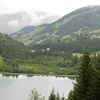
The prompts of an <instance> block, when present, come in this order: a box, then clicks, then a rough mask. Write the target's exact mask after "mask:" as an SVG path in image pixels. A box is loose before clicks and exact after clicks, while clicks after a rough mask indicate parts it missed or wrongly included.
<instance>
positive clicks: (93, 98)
mask: <svg viewBox="0 0 100 100" xmlns="http://www.w3.org/2000/svg"><path fill="white" fill-rule="evenodd" d="M94 66H95V69H94V73H93V75H92V80H91V87H90V91H89V96H88V100H100V54H98V57H97V58H96V63H95V65H94Z"/></svg>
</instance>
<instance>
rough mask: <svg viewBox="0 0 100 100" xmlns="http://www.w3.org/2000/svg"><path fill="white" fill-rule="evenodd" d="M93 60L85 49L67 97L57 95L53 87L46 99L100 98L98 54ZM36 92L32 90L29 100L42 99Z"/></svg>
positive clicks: (75, 99)
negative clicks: (74, 81)
mask: <svg viewBox="0 0 100 100" xmlns="http://www.w3.org/2000/svg"><path fill="white" fill-rule="evenodd" d="M95 59H96V60H95V62H93V60H92V59H91V57H90V54H89V52H88V51H87V50H85V51H84V53H83V57H82V60H81V64H80V67H79V70H78V74H77V76H76V83H74V87H73V90H71V91H70V93H69V96H68V98H67V99H66V97H64V96H62V97H60V96H59V93H57V94H56V93H55V92H54V89H53V90H52V92H51V93H50V96H49V98H48V100H100V54H98V57H96V58H95ZM44 99H45V98H44V97H42V98H40V97H39V95H38V93H37V92H36V91H35V92H32V93H31V96H30V99H29V100H44Z"/></svg>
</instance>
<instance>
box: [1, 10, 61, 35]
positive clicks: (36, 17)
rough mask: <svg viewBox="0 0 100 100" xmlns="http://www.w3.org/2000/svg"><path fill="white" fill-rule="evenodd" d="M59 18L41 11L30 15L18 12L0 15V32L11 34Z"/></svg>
mask: <svg viewBox="0 0 100 100" xmlns="http://www.w3.org/2000/svg"><path fill="white" fill-rule="evenodd" d="M59 18H60V16H58V15H54V14H48V13H45V12H41V11H36V12H33V13H31V14H30V13H27V12H18V13H13V14H5V15H0V32H2V33H7V34H11V33H14V32H16V31H18V30H19V29H21V28H23V27H25V26H28V25H33V26H37V25H41V24H46V23H52V22H54V21H56V20H58V19H59Z"/></svg>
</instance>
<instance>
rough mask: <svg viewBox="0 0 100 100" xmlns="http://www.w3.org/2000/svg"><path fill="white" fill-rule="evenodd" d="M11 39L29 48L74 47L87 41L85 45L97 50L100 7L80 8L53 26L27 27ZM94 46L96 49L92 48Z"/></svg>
mask: <svg viewBox="0 0 100 100" xmlns="http://www.w3.org/2000/svg"><path fill="white" fill-rule="evenodd" d="M11 37H13V38H14V39H16V40H17V41H20V42H22V43H24V44H25V45H28V46H37V45H54V44H59V43H60V44H61V43H63V44H66V45H69V44H71V45H72V46H73V45H74V44H75V43H78V44H79V42H81V41H84V40H86V39H87V41H88V42H87V41H84V44H83V45H86V43H87V46H89V47H90V49H91V48H95V50H96V48H97V47H96V44H98V43H99V42H100V6H88V7H84V8H80V9H78V10H75V11H73V12H71V13H69V14H67V15H65V16H64V17H63V18H61V19H59V20H58V21H56V22H54V23H52V24H45V25H40V26H36V27H34V26H27V27H25V28H23V29H21V30H19V31H18V32H15V33H13V34H12V35H11ZM84 38H85V39H84ZM96 40H97V41H98V42H97V41H96ZM95 41H96V42H95ZM72 43H73V44H72ZM92 44H94V47H91V45H92ZM76 46H77V45H76ZM92 46H93V45H92ZM98 48H99V47H98Z"/></svg>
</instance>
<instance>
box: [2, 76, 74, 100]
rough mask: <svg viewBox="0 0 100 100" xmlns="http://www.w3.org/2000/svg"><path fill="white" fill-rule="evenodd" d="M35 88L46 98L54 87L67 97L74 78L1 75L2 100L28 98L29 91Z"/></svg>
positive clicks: (25, 99)
mask: <svg viewBox="0 0 100 100" xmlns="http://www.w3.org/2000/svg"><path fill="white" fill-rule="evenodd" d="M34 88H36V90H37V91H38V93H39V94H41V95H42V96H45V97H46V98H47V97H48V96H49V94H50V92H51V90H52V89H53V88H54V89H55V91H56V92H58V91H59V94H60V95H65V96H66V97H67V96H68V93H69V91H70V90H71V89H72V88H73V80H71V79H69V78H67V77H55V76H32V77H27V76H26V75H19V76H18V77H13V76H9V77H6V76H2V75H0V100H28V97H29V93H31V90H32V89H34Z"/></svg>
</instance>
